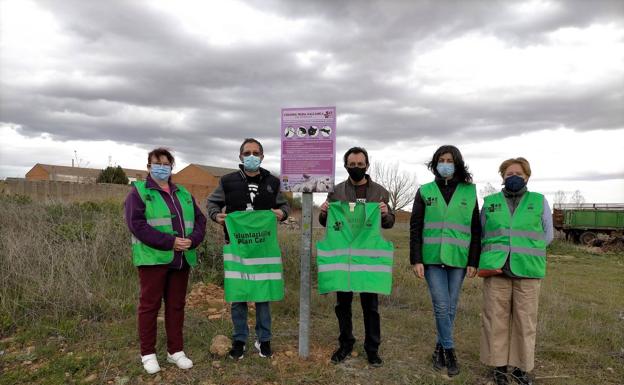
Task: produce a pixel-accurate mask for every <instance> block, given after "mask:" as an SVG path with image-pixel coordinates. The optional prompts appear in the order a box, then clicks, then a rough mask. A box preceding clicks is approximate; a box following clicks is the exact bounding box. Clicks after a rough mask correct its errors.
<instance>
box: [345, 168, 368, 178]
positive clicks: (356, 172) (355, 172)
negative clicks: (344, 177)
mask: <svg viewBox="0 0 624 385" xmlns="http://www.w3.org/2000/svg"><path fill="white" fill-rule="evenodd" d="M347 172H348V173H349V176H350V177H351V179H353V181H354V182H359V181H361V180H362V178H364V175H365V174H366V167H364V168H359V167H347Z"/></svg>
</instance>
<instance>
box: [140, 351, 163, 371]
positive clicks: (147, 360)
mask: <svg viewBox="0 0 624 385" xmlns="http://www.w3.org/2000/svg"><path fill="white" fill-rule="evenodd" d="M141 362H142V363H143V369H145V371H146V372H147V373H148V374H154V373H157V372H160V365H158V360H157V359H156V354H148V355H146V356H141Z"/></svg>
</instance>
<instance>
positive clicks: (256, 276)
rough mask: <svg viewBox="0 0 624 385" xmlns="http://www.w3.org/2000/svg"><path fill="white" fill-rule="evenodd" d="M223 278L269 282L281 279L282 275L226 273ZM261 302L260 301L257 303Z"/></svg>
mask: <svg viewBox="0 0 624 385" xmlns="http://www.w3.org/2000/svg"><path fill="white" fill-rule="evenodd" d="M224 278H227V279H242V280H246V281H269V280H276V279H282V273H256V274H251V273H241V272H240V271H226V272H225V273H224ZM258 302H261V301H258Z"/></svg>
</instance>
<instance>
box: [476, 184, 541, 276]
mask: <svg viewBox="0 0 624 385" xmlns="http://www.w3.org/2000/svg"><path fill="white" fill-rule="evenodd" d="M483 210H484V213H485V229H484V233H483V239H482V242H481V243H482V248H481V258H480V260H479V268H480V269H487V270H493V269H500V268H502V267H503V265H504V264H505V261H507V258H510V260H509V266H510V268H511V271H512V272H513V273H514V274H515V275H517V276H519V277H527V278H543V277H544V276H545V275H546V242H545V235H544V229H543V228H542V213H543V211H544V196H543V195H541V194H538V193H534V192H526V193H525V194H524V195H523V196H522V199H521V200H520V203H519V204H518V207H517V208H516V209H515V211H514V214H513V215H511V212H510V210H509V206H508V205H507V199H505V196H504V195H503V193H496V194H492V195H489V196H487V197H485V200H484V203H483Z"/></svg>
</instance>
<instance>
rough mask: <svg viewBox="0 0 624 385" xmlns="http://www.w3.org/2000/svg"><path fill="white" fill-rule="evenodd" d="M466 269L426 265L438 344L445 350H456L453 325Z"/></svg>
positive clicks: (426, 277)
mask: <svg viewBox="0 0 624 385" xmlns="http://www.w3.org/2000/svg"><path fill="white" fill-rule="evenodd" d="M465 276H466V269H461V268H455V267H449V266H444V267H442V266H440V265H425V279H426V280H427V285H429V294H431V302H432V303H433V314H434V316H435V322H436V329H437V331H438V339H437V342H438V343H439V344H440V345H442V347H443V348H444V349H452V348H454V347H455V346H454V343H453V325H454V323H455V314H456V312H457V302H458V301H459V292H460V291H461V287H462V283H463V282H464V277H465Z"/></svg>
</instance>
